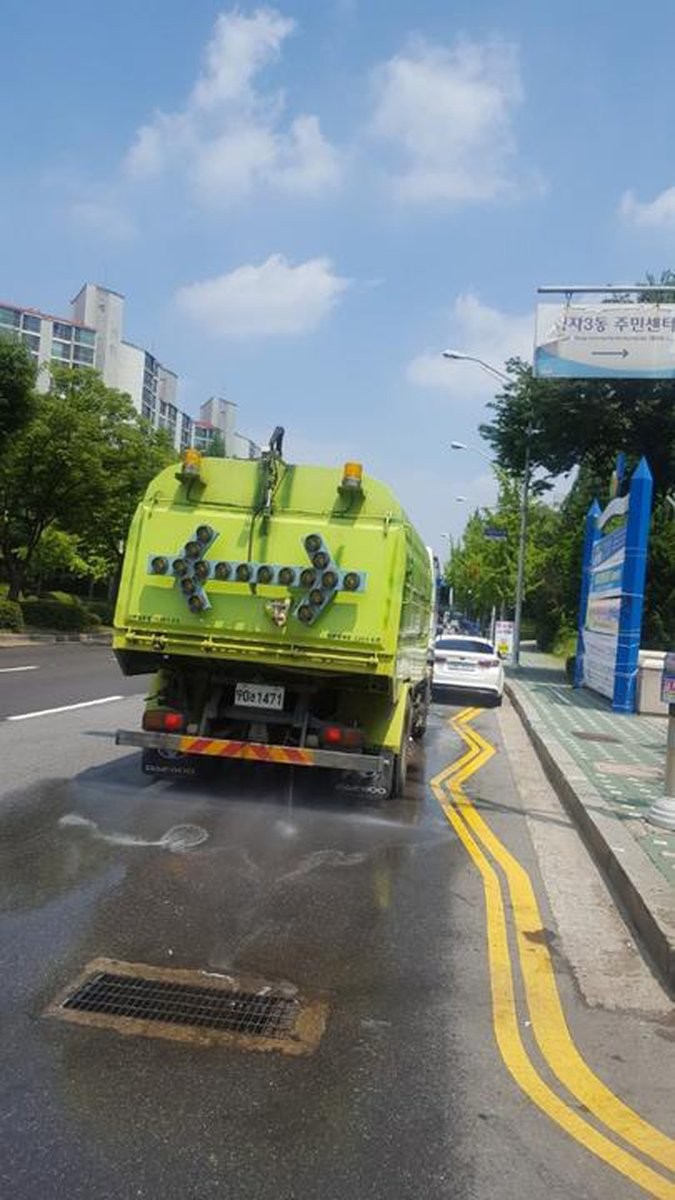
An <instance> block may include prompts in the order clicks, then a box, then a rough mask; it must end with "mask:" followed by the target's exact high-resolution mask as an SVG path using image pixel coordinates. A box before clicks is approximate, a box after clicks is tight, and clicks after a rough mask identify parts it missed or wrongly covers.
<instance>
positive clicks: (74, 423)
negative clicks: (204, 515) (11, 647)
mask: <svg viewBox="0 0 675 1200" xmlns="http://www.w3.org/2000/svg"><path fill="white" fill-rule="evenodd" d="M172 457H174V452H173V450H172V449H171V447H170V446H169V444H168V439H167V438H166V436H165V435H160V434H157V433H156V432H155V431H152V430H150V429H149V427H148V426H147V425H146V424H145V422H143V421H142V420H141V418H140V417H139V416H138V414H137V413H136V411H135V409H134V408H133V405H132V403H131V400H130V399H129V397H128V396H126V395H123V394H122V393H120V392H117V391H115V390H113V389H112V388H108V387H106V386H105V384H104V383H103V382H102V380H101V379H100V377H99V376H98V375H97V373H96V372H95V371H91V370H86V369H80V370H74V371H71V370H70V369H68V368H56V369H55V370H54V372H53V380H52V391H51V392H50V393H49V394H47V395H45V396H44V397H43V398H42V399H41V400H40V403H39V405H38V407H37V409H36V411H35V414H34V416H33V418H32V420H31V421H30V423H29V424H28V425H27V426H26V427H25V428H24V429H23V431H22V432H21V433H20V434H19V435H18V436H17V437H15V438H14V439H13V440H12V442H11V443H10V444H9V445H8V446H7V447H6V449H5V452H4V454H2V455H0V550H1V551H2V555H3V558H4V562H5V568H6V571H7V575H8V578H9V597H10V599H14V600H16V599H18V598H19V596H20V595H21V591H22V589H23V585H24V581H25V579H26V578H27V577H29V576H30V573H31V570H32V564H33V559H34V556H35V554H36V552H37V550H38V547H39V545H40V542H41V539H42V537H43V535H44V533H45V531H46V530H47V529H50V528H52V527H53V526H55V525H58V526H59V527H60V528H61V529H62V530H64V531H65V532H66V533H72V534H76V535H78V537H79V541H80V547H81V553H82V557H83V558H85V559H86V558H88V557H90V556H91V555H96V553H97V551H100V548H101V547H105V550H106V553H107V555H108V558H109V562H110V564H111V568H114V565H115V564H116V563H118V562H119V557H120V555H119V550H118V544H119V542H120V540H121V539H123V538H124V537H125V536H126V531H127V528H128V525H129V521H130V519H131V516H132V515H133V511H134V508H135V506H136V504H137V503H138V500H139V498H140V496H141V494H142V492H143V490H144V488H145V487H146V485H147V483H148V481H149V479H151V478H152V476H153V475H154V474H155V473H156V471H157V470H159V469H160V468H161V467H162V466H164V465H166V463H167V462H169V461H171V458H172Z"/></svg>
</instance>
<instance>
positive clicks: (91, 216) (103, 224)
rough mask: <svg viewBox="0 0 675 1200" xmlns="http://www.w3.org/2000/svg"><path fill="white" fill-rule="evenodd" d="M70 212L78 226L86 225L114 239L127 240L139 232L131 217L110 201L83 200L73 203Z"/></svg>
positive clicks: (95, 231) (94, 231) (93, 230)
mask: <svg viewBox="0 0 675 1200" xmlns="http://www.w3.org/2000/svg"><path fill="white" fill-rule="evenodd" d="M70 214H71V217H72V218H73V220H74V221H75V223H76V225H77V226H78V227H83V226H84V227H86V228H88V229H89V230H90V231H91V232H92V233H96V234H103V236H104V237H107V238H110V239H111V240H112V241H119V242H125V241H128V240H129V239H130V238H133V237H135V236H136V233H137V229H136V226H135V224H134V222H133V220H132V219H131V217H130V216H129V215H128V214H127V213H126V212H124V210H123V209H122V208H119V207H118V206H117V205H116V204H114V203H111V202H109V201H98V200H81V201H78V202H77V203H76V204H73V205H72V207H71V210H70Z"/></svg>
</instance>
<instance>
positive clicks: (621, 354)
mask: <svg viewBox="0 0 675 1200" xmlns="http://www.w3.org/2000/svg"><path fill="white" fill-rule="evenodd" d="M591 354H592V355H593V357H594V358H628V351H627V350H626V349H625V347H624V349H623V350H591Z"/></svg>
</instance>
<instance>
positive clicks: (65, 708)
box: [7, 696, 124, 721]
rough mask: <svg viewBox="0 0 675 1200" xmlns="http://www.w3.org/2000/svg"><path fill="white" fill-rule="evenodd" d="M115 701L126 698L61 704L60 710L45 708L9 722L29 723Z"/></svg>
mask: <svg viewBox="0 0 675 1200" xmlns="http://www.w3.org/2000/svg"><path fill="white" fill-rule="evenodd" d="M113 700H124V696H103V697H102V698H101V699H100V700H80V702H79V704H61V705H59V707H58V708H43V709H41V710H40V711H39V712H30V713H17V715H16V716H14V717H7V720H8V721H28V720H30V718H31V717H50V716H51V715H52V713H62V712H72V711H73V709H74V708H92V707H93V705H94V704H111V703H112V701H113Z"/></svg>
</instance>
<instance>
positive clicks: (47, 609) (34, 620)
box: [21, 597, 89, 633]
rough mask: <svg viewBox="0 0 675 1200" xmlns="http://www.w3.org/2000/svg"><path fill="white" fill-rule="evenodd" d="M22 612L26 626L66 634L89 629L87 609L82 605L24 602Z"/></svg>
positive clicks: (47, 600)
mask: <svg viewBox="0 0 675 1200" xmlns="http://www.w3.org/2000/svg"><path fill="white" fill-rule="evenodd" d="M21 611H22V613H23V619H24V621H25V622H26V625H33V626H34V627H35V628H36V629H59V630H63V631H64V632H66V633H80V632H81V631H82V630H83V629H87V628H88V624H87V622H88V617H89V614H88V613H87V611H86V609H84V608H83V607H82V605H80V604H69V603H64V602H63V601H61V600H49V599H47V598H46V597H41V598H40V599H39V600H22V601H21Z"/></svg>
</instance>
